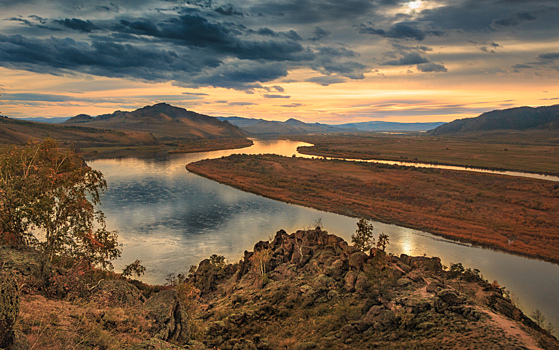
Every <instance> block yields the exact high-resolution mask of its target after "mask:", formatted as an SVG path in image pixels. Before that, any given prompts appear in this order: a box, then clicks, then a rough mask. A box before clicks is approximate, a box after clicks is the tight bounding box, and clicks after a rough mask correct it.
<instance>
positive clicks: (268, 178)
mask: <svg viewBox="0 0 559 350" xmlns="http://www.w3.org/2000/svg"><path fill="white" fill-rule="evenodd" d="M187 168H188V170H190V171H192V172H195V173H197V174H200V175H202V176H205V177H208V178H210V179H213V180H216V181H218V182H221V183H225V184H228V185H231V186H233V187H236V188H239V189H242V190H245V191H248V192H252V193H257V194H260V195H263V196H266V197H269V198H273V199H277V200H281V201H284V202H288V203H295V204H299V205H305V206H309V207H313V208H317V209H320V210H325V211H330V212H335V213H339V214H343V215H348V216H353V217H367V218H369V219H373V220H378V221H382V222H386V223H393V224H398V225H402V226H406V227H411V228H416V229H421V230H425V231H427V232H431V233H434V234H437V235H441V236H444V237H448V238H451V239H455V240H459V241H463V242H470V243H474V244H476V245H480V246H484V247H491V248H496V249H499V250H504V251H508V252H512V253H516V254H521V255H525V256H531V257H537V258H540V259H544V260H547V261H553V262H559V239H558V238H559V237H558V236H559V184H557V183H555V182H552V181H545V180H534V179H527V178H519V177H512V176H502V175H492V174H481V173H475V172H466V171H448V170H440V169H426V168H416V167H401V166H392V165H383V164H374V163H359V162H347V161H335V160H318V159H302V158H286V157H280V156H274V155H257V156H249V155H233V156H230V157H226V158H221V159H213V160H205V161H201V162H197V163H192V164H189V165H188V166H187Z"/></svg>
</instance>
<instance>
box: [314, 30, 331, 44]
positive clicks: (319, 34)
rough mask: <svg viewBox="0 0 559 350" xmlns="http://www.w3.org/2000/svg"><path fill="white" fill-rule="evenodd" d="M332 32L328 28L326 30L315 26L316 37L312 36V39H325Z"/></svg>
mask: <svg viewBox="0 0 559 350" xmlns="http://www.w3.org/2000/svg"><path fill="white" fill-rule="evenodd" d="M330 34H331V33H330V32H329V31H327V30H324V29H322V28H320V27H315V28H314V37H312V38H311V40H313V41H319V40H321V39H324V38H326V37H328V36H329V35H330Z"/></svg>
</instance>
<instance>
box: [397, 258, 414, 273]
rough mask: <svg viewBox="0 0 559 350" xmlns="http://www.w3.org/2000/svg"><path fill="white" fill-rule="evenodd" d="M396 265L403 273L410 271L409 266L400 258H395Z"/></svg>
mask: <svg viewBox="0 0 559 350" xmlns="http://www.w3.org/2000/svg"><path fill="white" fill-rule="evenodd" d="M396 266H398V267H399V268H401V269H402V271H404V272H405V273H408V272H410V271H411V267H410V266H409V265H406V264H404V263H403V262H402V261H401V260H396Z"/></svg>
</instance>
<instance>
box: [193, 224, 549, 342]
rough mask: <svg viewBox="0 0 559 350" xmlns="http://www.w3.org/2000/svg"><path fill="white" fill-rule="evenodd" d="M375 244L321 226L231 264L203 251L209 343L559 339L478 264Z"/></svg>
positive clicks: (279, 238)
mask: <svg viewBox="0 0 559 350" xmlns="http://www.w3.org/2000/svg"><path fill="white" fill-rule="evenodd" d="M461 267H462V266H461V265H455V266H454V267H453V269H452V270H451V271H445V270H444V269H443V266H442V265H441V262H440V259H439V258H428V257H410V256H407V255H401V256H400V257H395V256H390V255H386V254H385V253H384V252H383V251H381V250H378V249H372V250H371V252H370V254H365V253H363V252H361V251H358V250H357V249H356V248H355V247H353V246H349V245H348V244H347V243H346V242H345V241H344V240H343V239H342V238H340V237H337V236H334V235H331V234H328V233H327V232H325V231H323V230H321V229H320V228H317V229H316V230H311V231H297V232H296V233H294V234H287V233H286V232H285V231H283V230H282V231H279V232H278V233H277V234H276V236H275V238H274V239H273V240H272V241H271V242H259V243H257V244H256V245H255V247H254V251H253V252H245V256H244V259H243V260H242V261H241V262H240V263H239V264H235V265H226V266H223V267H219V266H217V265H215V264H213V263H212V262H211V260H204V261H202V262H201V263H200V265H199V267H198V269H197V271H196V272H195V274H194V276H193V277H192V280H193V282H194V285H195V286H196V287H197V288H198V289H199V290H200V291H201V301H202V303H203V311H202V312H201V313H200V314H199V318H200V319H201V320H203V322H204V324H205V326H206V327H207V332H206V334H205V335H204V337H203V338H202V340H203V342H204V344H205V345H206V346H208V347H210V348H216V349H258V350H264V349H372V348H375V349H540V348H542V349H559V342H557V339H555V338H554V337H552V336H551V335H550V334H549V333H547V332H546V331H544V330H542V329H541V328H540V327H538V326H537V325H536V324H535V323H534V322H533V321H532V320H531V319H530V318H528V317H526V316H525V315H524V314H523V313H522V311H521V310H519V309H518V308H516V307H515V306H514V305H513V303H512V302H511V300H510V299H509V298H508V297H507V295H506V293H504V292H503V291H504V288H500V287H499V286H498V285H497V284H491V283H488V282H487V281H485V280H484V279H483V278H482V277H481V276H480V275H479V271H476V270H474V271H472V270H469V269H468V270H466V269H462V268H461Z"/></svg>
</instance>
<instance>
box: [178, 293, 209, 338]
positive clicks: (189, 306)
mask: <svg viewBox="0 0 559 350" xmlns="http://www.w3.org/2000/svg"><path fill="white" fill-rule="evenodd" d="M176 291H177V294H178V297H179V299H180V301H181V305H182V306H183V308H184V310H185V311H186V313H185V315H186V317H187V324H188V327H189V328H190V329H189V331H190V332H189V333H190V334H191V336H192V338H194V339H199V338H200V337H201V336H202V335H203V333H204V328H203V326H202V324H201V322H200V321H199V320H197V319H196V317H195V316H196V315H197V314H198V309H199V306H200V290H199V289H197V288H196V287H195V286H194V284H193V283H192V282H183V283H181V284H179V285H178V286H177V287H176Z"/></svg>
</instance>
